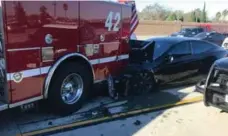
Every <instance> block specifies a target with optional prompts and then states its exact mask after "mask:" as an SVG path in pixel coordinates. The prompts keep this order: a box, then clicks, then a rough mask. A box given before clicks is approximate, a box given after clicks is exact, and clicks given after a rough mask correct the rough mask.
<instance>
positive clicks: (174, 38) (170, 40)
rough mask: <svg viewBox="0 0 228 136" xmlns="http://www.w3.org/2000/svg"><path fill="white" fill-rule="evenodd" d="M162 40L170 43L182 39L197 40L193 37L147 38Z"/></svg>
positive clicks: (181, 40)
mask: <svg viewBox="0 0 228 136" xmlns="http://www.w3.org/2000/svg"><path fill="white" fill-rule="evenodd" d="M152 40H153V41H155V42H156V41H158V42H159V41H162V42H167V43H170V44H176V43H179V42H183V41H188V40H197V39H193V38H189V37H153V38H149V39H147V41H152Z"/></svg>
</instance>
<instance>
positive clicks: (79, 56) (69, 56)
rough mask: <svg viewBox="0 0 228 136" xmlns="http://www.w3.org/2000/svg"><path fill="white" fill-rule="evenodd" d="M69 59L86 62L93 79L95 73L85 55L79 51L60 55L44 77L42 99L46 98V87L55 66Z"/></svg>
mask: <svg viewBox="0 0 228 136" xmlns="http://www.w3.org/2000/svg"><path fill="white" fill-rule="evenodd" d="M69 59H78V60H82V61H84V62H86V64H87V65H88V66H89V67H90V69H91V72H92V76H93V81H94V79H95V74H94V69H93V67H92V64H91V63H90V61H89V59H88V58H87V57H85V56H84V55H82V54H79V53H71V54H67V55H65V56H63V57H61V58H60V59H59V60H57V61H56V62H55V64H54V65H53V66H52V67H51V68H50V70H49V72H48V75H47V77H46V79H45V84H44V99H47V98H48V89H49V86H50V83H51V79H52V77H53V75H54V73H55V71H56V70H57V68H58V67H59V66H60V65H61V64H62V63H63V62H66V61H68V60H69Z"/></svg>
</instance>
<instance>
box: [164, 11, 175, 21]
mask: <svg viewBox="0 0 228 136" xmlns="http://www.w3.org/2000/svg"><path fill="white" fill-rule="evenodd" d="M166 20H167V21H175V20H177V15H176V14H175V13H171V14H170V15H169V16H168V17H167V18H166Z"/></svg>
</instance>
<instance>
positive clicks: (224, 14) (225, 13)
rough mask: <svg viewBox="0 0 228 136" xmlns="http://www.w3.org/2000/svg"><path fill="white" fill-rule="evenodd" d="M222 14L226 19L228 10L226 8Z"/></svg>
mask: <svg viewBox="0 0 228 136" xmlns="http://www.w3.org/2000/svg"><path fill="white" fill-rule="evenodd" d="M222 15H223V20H225V18H226V16H227V15H228V10H227V9H224V10H223V12H222Z"/></svg>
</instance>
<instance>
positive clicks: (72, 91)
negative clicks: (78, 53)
mask: <svg viewBox="0 0 228 136" xmlns="http://www.w3.org/2000/svg"><path fill="white" fill-rule="evenodd" d="M91 86H92V75H91V74H90V72H89V69H87V67H86V66H85V64H81V63H73V62H67V63H66V64H64V65H62V66H61V67H60V68H58V70H57V72H56V74H55V75H54V77H53V80H52V82H51V85H50V90H49V94H48V101H49V104H50V106H51V109H50V110H51V111H52V112H54V113H57V114H64V115H65V114H71V113H73V112H75V111H77V110H78V109H80V108H81V106H82V105H83V103H84V102H85V100H86V98H87V96H88V92H89V90H90V89H91Z"/></svg>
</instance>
